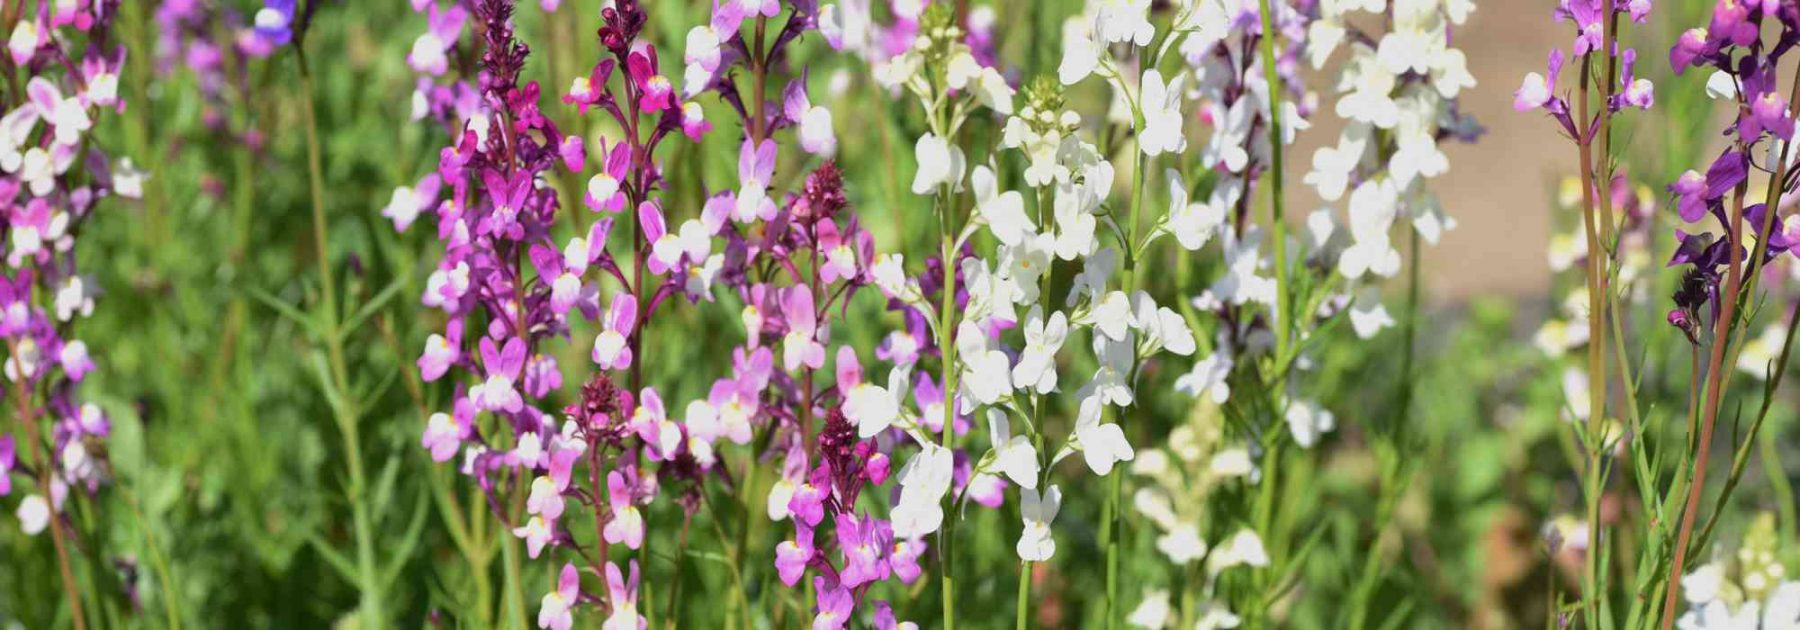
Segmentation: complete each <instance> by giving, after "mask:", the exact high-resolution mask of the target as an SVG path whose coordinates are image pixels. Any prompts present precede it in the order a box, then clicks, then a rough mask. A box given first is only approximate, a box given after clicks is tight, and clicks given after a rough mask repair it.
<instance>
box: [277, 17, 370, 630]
mask: <svg viewBox="0 0 1800 630" xmlns="http://www.w3.org/2000/svg"><path fill="white" fill-rule="evenodd" d="M294 50H295V53H296V57H297V58H298V59H299V61H300V90H301V95H302V97H304V99H305V101H306V102H305V103H304V106H303V107H301V108H300V109H301V111H302V112H303V113H304V114H305V120H306V169H307V177H308V183H309V184H310V186H311V189H312V190H311V192H312V195H311V196H312V223H313V243H314V248H315V249H314V256H315V257H316V258H317V263H318V271H319V277H320V282H321V286H322V293H323V295H322V296H321V297H322V300H323V303H322V304H323V309H324V318H323V319H324V326H325V330H324V334H323V335H322V336H323V337H324V341H325V351H326V356H327V359H328V360H329V361H330V366H331V378H332V380H333V381H334V386H335V387H336V389H337V393H338V395H337V398H338V400H337V403H336V404H334V405H332V406H333V408H334V410H335V412H336V413H335V414H334V416H335V418H336V419H337V424H338V430H339V433H341V434H342V435H343V439H344V460H345V463H346V466H347V467H348V468H349V473H350V488H349V492H350V497H349V498H350V519H351V523H352V527H353V528H354V529H355V536H356V570H357V573H358V575H357V579H358V582H360V583H359V584H358V585H357V586H358V588H359V589H361V591H362V600H361V606H360V608H359V611H358V618H359V620H360V621H361V622H362V623H365V624H369V625H371V626H373V627H382V626H385V625H386V619H387V616H386V614H385V611H384V610H383V606H384V605H385V604H386V597H385V595H383V593H382V592H381V591H382V586H383V585H382V584H381V576H380V572H379V571H377V570H376V566H375V526H374V521H373V520H372V519H371V518H370V515H369V506H368V504H367V501H366V499H367V496H366V494H367V491H368V478H367V476H366V474H365V472H364V470H363V460H362V443H361V436H360V435H359V433H358V426H357V418H358V412H357V409H356V400H355V396H354V395H353V394H352V392H351V390H350V382H349V371H348V368H347V364H346V363H345V361H344V344H343V337H342V331H340V330H339V329H338V324H339V322H338V309H337V283H336V281H335V280H334V279H333V277H332V271H331V259H330V248H329V242H330V239H331V232H330V228H329V224H328V222H327V221H326V217H325V169H324V167H323V166H322V158H321V150H320V145H319V123H318V114H317V112H316V111H315V109H316V106H315V104H314V92H313V78H312V70H311V68H310V67H309V66H308V65H307V62H306V52H305V49H304V48H301V47H298V46H296V47H295V49H294Z"/></svg>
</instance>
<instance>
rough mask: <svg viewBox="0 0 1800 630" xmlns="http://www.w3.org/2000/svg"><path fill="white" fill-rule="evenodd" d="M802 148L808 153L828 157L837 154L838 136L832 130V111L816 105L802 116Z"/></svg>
mask: <svg viewBox="0 0 1800 630" xmlns="http://www.w3.org/2000/svg"><path fill="white" fill-rule="evenodd" d="M800 148H802V149H805V150H806V152H807V153H811V154H813V155H822V156H826V157H830V156H831V155H832V154H834V153H837V134H836V132H834V131H832V128H831V110H829V109H826V108H825V107H824V106H822V105H814V106H812V107H809V108H807V109H806V113H804V114H801V116H800Z"/></svg>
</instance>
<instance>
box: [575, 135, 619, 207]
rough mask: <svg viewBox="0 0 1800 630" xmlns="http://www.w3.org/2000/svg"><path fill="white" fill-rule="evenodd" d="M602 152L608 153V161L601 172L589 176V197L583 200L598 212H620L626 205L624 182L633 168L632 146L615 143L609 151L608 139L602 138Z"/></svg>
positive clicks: (601, 168) (602, 166)
mask: <svg viewBox="0 0 1800 630" xmlns="http://www.w3.org/2000/svg"><path fill="white" fill-rule="evenodd" d="M600 152H601V153H605V154H606V163H605V164H603V165H601V167H600V172H599V173H595V174H594V176H593V177H590V178H588V184H587V197H586V198H585V199H584V200H583V201H584V202H585V203H587V207H588V208H591V209H593V210H594V211H596V212H598V211H601V210H605V211H607V212H618V211H619V210H620V209H621V208H624V207H625V189H624V184H623V182H624V180H625V174H626V172H627V171H628V170H629V169H630V168H631V147H630V146H628V145H626V144H625V143H623V142H620V143H618V144H615V145H613V148H612V151H611V152H610V153H609V152H607V150H606V140H605V139H604V138H602V139H601V140H600Z"/></svg>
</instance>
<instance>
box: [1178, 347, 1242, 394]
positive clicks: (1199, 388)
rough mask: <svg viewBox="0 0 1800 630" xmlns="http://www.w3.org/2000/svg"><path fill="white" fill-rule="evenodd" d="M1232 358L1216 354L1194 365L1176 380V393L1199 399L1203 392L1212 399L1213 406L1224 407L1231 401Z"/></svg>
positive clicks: (1223, 354) (1221, 353) (1219, 353)
mask: <svg viewBox="0 0 1800 630" xmlns="http://www.w3.org/2000/svg"><path fill="white" fill-rule="evenodd" d="M1231 367H1232V360H1231V357H1230V356H1229V355H1227V354H1225V353H1223V352H1214V353H1212V354H1210V355H1207V357H1206V358H1204V359H1201V360H1200V361H1199V362H1196V363H1195V364H1194V368H1193V369H1191V370H1188V373H1187V374H1185V375H1182V376H1181V377H1180V378H1177V379H1175V391H1178V392H1181V393H1184V394H1187V395H1189V396H1195V397H1198V396H1200V394H1201V393H1202V392H1204V393H1206V394H1208V395H1209V396H1211V397H1212V401H1213V404H1217V405H1223V404H1225V401H1227V400H1230V399H1231V383H1230V378H1231Z"/></svg>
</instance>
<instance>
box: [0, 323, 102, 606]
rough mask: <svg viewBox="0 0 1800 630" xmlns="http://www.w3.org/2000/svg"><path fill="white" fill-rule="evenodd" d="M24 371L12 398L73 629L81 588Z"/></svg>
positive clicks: (14, 344)
mask: <svg viewBox="0 0 1800 630" xmlns="http://www.w3.org/2000/svg"><path fill="white" fill-rule="evenodd" d="M6 343H7V346H8V349H9V351H10V352H11V353H12V356H14V357H17V356H19V342H18V341H16V340H7V342H6ZM25 380H26V377H25V375H23V374H21V375H19V378H15V379H12V383H13V400H14V401H16V403H17V407H18V413H19V425H20V426H23V427H25V441H26V442H29V443H30V444H31V457H32V459H35V460H37V463H38V470H37V481H38V491H39V492H43V493H44V503H45V505H46V506H48V509H49V510H50V542H51V544H53V545H54V546H55V547H56V568H57V570H58V571H59V572H60V573H61V574H62V586H63V595H64V596H66V597H68V599H69V614H70V616H71V618H72V619H73V621H74V622H75V630H85V629H86V628H87V618H86V617H85V616H83V614H82V612H81V591H80V589H78V588H77V587H76V586H75V574H74V573H73V572H71V571H70V570H69V550H68V543H67V542H64V541H63V527H62V517H61V516H58V515H57V513H56V499H55V496H56V495H54V494H51V492H50V476H51V475H52V474H55V473H54V472H53V471H55V470H56V465H55V464H54V463H52V462H51V461H50V456H49V454H48V453H46V452H44V443H43V442H42V441H40V440H39V439H38V427H37V411H36V409H34V408H33V407H32V406H31V392H30V391H29V390H27V389H26V388H25Z"/></svg>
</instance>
